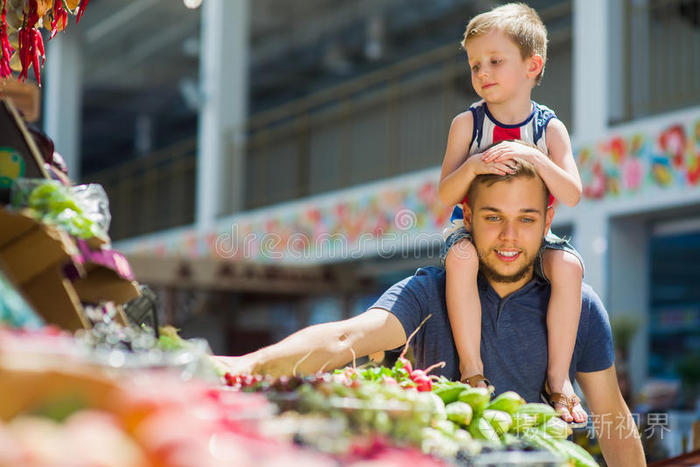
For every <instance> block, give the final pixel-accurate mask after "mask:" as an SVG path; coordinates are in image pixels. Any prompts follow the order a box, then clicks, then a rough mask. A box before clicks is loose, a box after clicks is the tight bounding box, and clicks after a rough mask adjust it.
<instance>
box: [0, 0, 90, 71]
mask: <svg viewBox="0 0 700 467" xmlns="http://www.w3.org/2000/svg"><path fill="white" fill-rule="evenodd" d="M88 2H89V0H0V4H1V5H2V11H1V12H0V78H6V77H8V76H10V75H11V74H12V71H13V70H14V71H19V76H18V78H19V79H20V80H26V79H27V75H28V72H29V68H30V67H34V77H35V78H36V81H37V83H38V84H39V85H41V67H42V66H43V65H44V62H45V61H46V55H45V52H44V39H43V36H42V35H41V32H40V30H39V28H41V27H42V26H43V27H44V28H45V29H47V30H49V31H50V32H51V35H50V36H49V39H53V38H54V37H55V36H56V34H57V33H58V32H59V31H63V30H64V29H65V28H66V24H67V22H68V14H69V13H70V14H72V15H76V16H77V18H76V22H79V21H80V19H81V18H82V16H83V14H84V13H85V9H86V8H87V5H88ZM13 44H14V45H15V47H13Z"/></svg>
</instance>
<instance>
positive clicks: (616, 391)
mask: <svg viewBox="0 0 700 467" xmlns="http://www.w3.org/2000/svg"><path fill="white" fill-rule="evenodd" d="M576 380H577V381H578V383H579V385H580V386H581V389H583V394H584V396H585V398H586V402H587V403H588V407H589V408H590V409H591V419H592V422H593V427H594V428H595V431H596V434H597V437H598V442H599V443H600V448H601V450H602V451H603V457H605V462H607V464H608V465H609V466H610V467H618V466H630V467H639V466H644V465H646V460H645V458H644V450H643V449H642V442H641V440H640V436H639V431H638V430H637V426H636V424H635V422H634V418H633V417H632V414H631V413H630V411H629V408H628V407H627V404H626V403H625V400H624V399H623V398H622V394H620V386H619V385H618V383H617V374H616V373H615V366H614V365H613V366H611V367H610V368H608V369H607V370H602V371H594V372H590V373H584V372H579V373H577V374H576Z"/></svg>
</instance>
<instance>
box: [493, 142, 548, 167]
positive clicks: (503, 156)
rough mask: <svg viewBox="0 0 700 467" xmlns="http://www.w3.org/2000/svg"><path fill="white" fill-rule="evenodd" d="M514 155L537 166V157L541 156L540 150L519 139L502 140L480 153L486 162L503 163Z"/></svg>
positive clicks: (510, 159)
mask: <svg viewBox="0 0 700 467" xmlns="http://www.w3.org/2000/svg"><path fill="white" fill-rule="evenodd" d="M516 157H517V158H520V159H523V160H526V161H528V162H530V163H532V164H534V165H535V167H537V159H538V158H540V157H542V151H540V150H539V149H537V148H534V147H532V146H529V145H527V144H523V143H521V142H519V141H502V142H500V143H498V144H497V145H495V146H492V147H490V148H489V149H487V150H486V151H484V152H483V153H482V154H481V159H482V160H483V161H484V162H485V163H487V164H490V163H498V162H500V163H504V162H507V161H512V160H513V159H514V158H516Z"/></svg>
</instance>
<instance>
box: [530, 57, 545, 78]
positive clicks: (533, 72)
mask: <svg viewBox="0 0 700 467" xmlns="http://www.w3.org/2000/svg"><path fill="white" fill-rule="evenodd" d="M542 68H544V59H543V58H542V55H539V54H534V55H533V56H531V57H530V58H528V64H527V74H528V75H530V77H531V78H534V77H536V76H537V75H539V74H540V72H541V71H542Z"/></svg>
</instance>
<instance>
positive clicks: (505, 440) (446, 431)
mask: <svg viewBox="0 0 700 467" xmlns="http://www.w3.org/2000/svg"><path fill="white" fill-rule="evenodd" d="M414 334H415V332H414ZM411 337H413V334H412V335H411V336H409V339H408V340H409V342H410V339H411ZM437 366H438V365H433V366H432V367H429V368H427V369H425V370H421V369H415V368H413V366H412V365H411V363H410V362H409V361H408V360H407V359H406V358H405V349H404V352H402V353H401V355H400V357H399V358H398V360H397V361H396V363H395V364H394V366H393V367H391V368H385V367H376V366H365V367H360V368H358V367H356V366H355V365H353V366H349V367H346V368H342V369H338V370H335V371H334V372H333V373H319V374H316V375H307V376H292V377H280V378H272V377H269V376H262V375H232V374H226V375H225V381H226V383H227V384H228V385H229V386H232V387H233V388H235V389H238V390H241V391H254V392H264V393H267V394H268V398H269V399H270V400H271V401H274V402H276V403H277V405H278V407H279V408H280V410H281V411H282V412H286V413H292V412H290V411H295V412H298V413H300V414H313V416H324V415H325V416H326V417H328V418H329V419H332V420H342V423H341V425H342V426H343V427H344V428H343V429H344V430H345V431H346V433H347V435H348V436H352V435H353V434H354V435H357V434H360V435H364V436H376V435H378V434H379V435H381V436H385V437H386V438H387V439H390V440H393V442H395V443H399V444H402V445H403V444H409V445H413V446H415V447H418V448H420V449H421V450H422V451H423V452H424V453H426V454H431V455H433V456H438V457H442V458H445V459H449V460H450V461H451V462H454V461H455V460H464V461H466V462H472V460H474V459H475V456H478V455H480V453H481V452H482V451H484V452H485V451H502V450H503V451H504V450H546V451H549V452H552V453H554V454H555V455H556V456H558V457H560V458H561V459H563V460H564V459H577V458H579V457H581V458H582V456H581V455H580V453H578V454H577V453H574V452H573V450H572V452H569V445H570V444H572V443H570V442H568V441H566V440H565V439H563V438H566V436H568V435H569V434H570V433H571V429H570V427H569V426H568V424H566V423H565V422H564V421H563V420H561V419H559V418H558V417H557V416H556V412H555V411H554V409H553V408H552V407H550V406H547V405H544V404H527V403H525V400H524V399H523V398H522V397H521V396H520V395H518V394H517V393H515V392H513V391H508V392H505V393H503V394H500V395H499V396H497V397H496V398H494V399H493V400H492V401H491V400H490V399H491V395H492V392H493V388H474V387H471V386H469V385H467V384H465V383H461V382H454V381H449V380H448V379H447V378H445V377H437V376H431V375H430V372H431V370H432V369H434V368H436V367H437ZM317 438H319V439H313V438H311V439H306V438H305V441H304V442H305V443H308V444H311V445H314V446H315V447H317V448H319V449H326V450H327V449H328V442H327V441H326V440H323V438H324V437H323V436H318V437H317ZM558 438H561V439H558ZM331 444H334V446H335V448H337V446H339V445H340V446H348V445H349V444H350V443H349V442H347V443H340V444H338V443H337V442H336V443H331Z"/></svg>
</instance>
